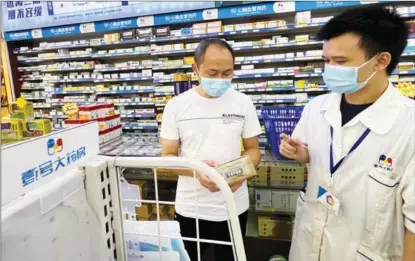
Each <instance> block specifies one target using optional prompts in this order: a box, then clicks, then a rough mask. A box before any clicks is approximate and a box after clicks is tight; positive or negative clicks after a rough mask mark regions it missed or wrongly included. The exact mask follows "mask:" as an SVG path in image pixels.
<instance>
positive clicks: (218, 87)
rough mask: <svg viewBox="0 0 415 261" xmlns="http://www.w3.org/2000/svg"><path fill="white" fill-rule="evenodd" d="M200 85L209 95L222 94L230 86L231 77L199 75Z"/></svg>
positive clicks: (216, 95) (217, 95)
mask: <svg viewBox="0 0 415 261" xmlns="http://www.w3.org/2000/svg"><path fill="white" fill-rule="evenodd" d="M200 79H201V81H200V85H201V86H202V88H203V90H205V91H206V92H207V94H209V95H210V96H213V97H219V96H222V95H223V94H224V93H225V92H226V91H227V90H228V89H229V87H231V82H232V79H218V78H205V77H200Z"/></svg>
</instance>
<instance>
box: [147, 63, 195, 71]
mask: <svg viewBox="0 0 415 261" xmlns="http://www.w3.org/2000/svg"><path fill="white" fill-rule="evenodd" d="M191 68H192V65H191V64H185V65H181V66H174V67H173V66H170V67H166V66H155V67H153V68H151V69H152V70H153V71H161V70H177V69H191Z"/></svg>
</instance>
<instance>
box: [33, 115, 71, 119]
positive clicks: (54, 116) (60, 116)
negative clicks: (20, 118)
mask: <svg viewBox="0 0 415 261" xmlns="http://www.w3.org/2000/svg"><path fill="white" fill-rule="evenodd" d="M35 118H37V119H52V120H57V119H67V118H68V116H66V115H53V116H51V115H37V116H35Z"/></svg>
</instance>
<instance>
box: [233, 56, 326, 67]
mask: <svg viewBox="0 0 415 261" xmlns="http://www.w3.org/2000/svg"><path fill="white" fill-rule="evenodd" d="M322 60H323V58H322V57H321V56H305V57H296V58H281V59H261V60H249V61H237V62H235V64H236V65H245V64H267V63H284V62H306V61H322Z"/></svg>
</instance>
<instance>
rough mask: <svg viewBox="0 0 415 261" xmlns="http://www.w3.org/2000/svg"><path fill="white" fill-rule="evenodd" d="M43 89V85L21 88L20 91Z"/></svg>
mask: <svg viewBox="0 0 415 261" xmlns="http://www.w3.org/2000/svg"><path fill="white" fill-rule="evenodd" d="M44 89H45V87H33V88H21V89H20V91H25V92H31V91H41V90H44Z"/></svg>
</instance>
